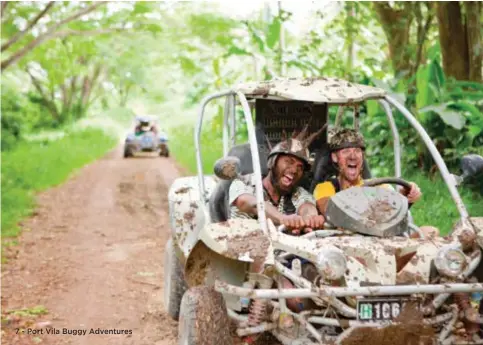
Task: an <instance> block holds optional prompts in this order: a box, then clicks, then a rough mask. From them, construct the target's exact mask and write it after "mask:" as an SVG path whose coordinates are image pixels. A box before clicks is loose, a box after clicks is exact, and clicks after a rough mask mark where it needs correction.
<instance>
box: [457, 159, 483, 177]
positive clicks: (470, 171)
mask: <svg viewBox="0 0 483 345" xmlns="http://www.w3.org/2000/svg"><path fill="white" fill-rule="evenodd" d="M460 167H461V170H462V172H463V174H462V175H461V176H460V177H461V181H462V182H463V181H465V180H467V179H468V178H472V177H476V176H478V175H480V174H483V157H482V156H480V155H476V154H471V155H466V156H463V158H461V163H460Z"/></svg>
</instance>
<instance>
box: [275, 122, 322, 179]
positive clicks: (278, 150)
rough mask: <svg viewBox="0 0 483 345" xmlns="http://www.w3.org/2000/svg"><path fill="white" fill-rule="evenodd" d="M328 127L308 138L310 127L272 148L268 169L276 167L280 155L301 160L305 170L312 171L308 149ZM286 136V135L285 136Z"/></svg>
mask: <svg viewBox="0 0 483 345" xmlns="http://www.w3.org/2000/svg"><path fill="white" fill-rule="evenodd" d="M326 127H327V126H326V125H325V126H323V127H322V128H321V129H319V130H318V131H317V132H315V133H312V134H311V135H309V136H307V134H308V133H307V131H308V125H306V126H305V127H304V129H303V130H302V131H301V132H300V133H293V134H292V137H291V138H288V139H285V140H282V141H281V142H279V143H278V144H277V145H275V146H274V147H273V148H272V147H270V153H269V155H268V164H267V165H268V169H269V170H270V169H272V168H273V167H274V165H275V161H276V160H277V157H278V156H279V155H281V154H282V155H283V154H285V155H290V156H293V157H297V158H299V159H301V160H302V161H303V162H304V164H305V168H306V169H307V170H308V169H310V165H311V157H310V151H309V149H308V147H309V145H310V143H311V142H312V141H313V140H314V139H315V138H316V137H317V136H318V135H319V134H320V133H322V131H323V130H324V129H325V128H326ZM284 136H285V135H284Z"/></svg>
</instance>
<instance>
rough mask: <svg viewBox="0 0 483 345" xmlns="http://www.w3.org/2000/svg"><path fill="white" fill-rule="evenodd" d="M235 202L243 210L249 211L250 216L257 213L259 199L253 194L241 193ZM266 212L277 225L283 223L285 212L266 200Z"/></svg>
mask: <svg viewBox="0 0 483 345" xmlns="http://www.w3.org/2000/svg"><path fill="white" fill-rule="evenodd" d="M233 204H234V205H235V206H236V207H238V209H239V210H240V211H241V212H245V213H248V214H249V215H250V216H252V217H255V216H256V215H257V199H256V198H255V196H253V195H251V194H242V195H240V196H239V197H238V198H237V199H236V200H235V201H234V202H233ZM265 214H266V215H267V217H268V218H270V219H271V220H272V221H273V223H274V224H275V225H280V224H281V219H282V216H283V214H282V213H280V212H279V211H278V210H277V208H276V207H274V206H273V205H272V204H270V203H269V202H265Z"/></svg>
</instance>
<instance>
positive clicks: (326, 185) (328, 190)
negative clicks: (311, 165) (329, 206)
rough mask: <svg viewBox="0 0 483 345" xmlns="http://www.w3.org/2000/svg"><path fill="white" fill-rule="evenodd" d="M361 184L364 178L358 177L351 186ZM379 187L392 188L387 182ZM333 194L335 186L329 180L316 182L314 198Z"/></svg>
mask: <svg viewBox="0 0 483 345" xmlns="http://www.w3.org/2000/svg"><path fill="white" fill-rule="evenodd" d="M363 184H364V180H363V179H361V178H359V180H358V181H357V183H356V184H355V185H353V186H351V187H354V186H362V185H363ZM381 187H384V188H392V187H391V185H389V184H383V185H381ZM335 194H336V192H335V187H334V185H333V184H332V182H330V181H326V182H322V183H319V184H317V186H315V189H314V198H315V200H319V199H320V198H329V197H331V196H333V195H335Z"/></svg>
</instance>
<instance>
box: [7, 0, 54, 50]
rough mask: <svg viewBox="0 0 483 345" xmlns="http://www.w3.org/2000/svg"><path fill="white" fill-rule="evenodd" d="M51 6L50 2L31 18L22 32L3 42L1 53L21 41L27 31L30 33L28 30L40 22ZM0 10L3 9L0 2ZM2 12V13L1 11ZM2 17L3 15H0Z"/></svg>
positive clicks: (52, 3) (52, 2) (52, 4)
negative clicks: (0, 7)
mask: <svg viewBox="0 0 483 345" xmlns="http://www.w3.org/2000/svg"><path fill="white" fill-rule="evenodd" d="M52 6H54V1H50V2H49V3H48V4H47V6H45V8H44V9H43V10H42V11H41V12H40V13H39V14H37V16H36V17H35V18H33V19H32V20H31V21H30V22H29V23H28V24H27V27H26V28H25V29H24V30H22V31H18V32H17V33H16V34H15V35H13V37H12V38H10V39H9V40H8V41H7V42H5V43H4V44H2V48H1V51H2V52H3V51H5V50H7V49H8V48H9V47H10V46H11V45H12V44H14V43H15V42H17V41H18V40H19V39H21V38H22V37H23V36H24V35H25V34H26V33H27V32H28V31H30V29H32V27H33V26H34V25H35V24H37V22H38V21H39V20H40V18H42V17H43V16H45V15H46V14H47V12H49V10H50V9H51V8H52ZM2 8H3V2H2ZM2 12H3V11H2ZM2 15H3V14H2Z"/></svg>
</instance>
